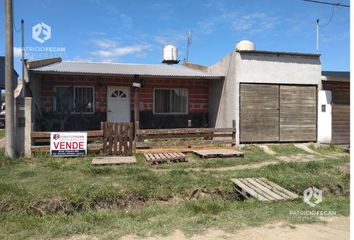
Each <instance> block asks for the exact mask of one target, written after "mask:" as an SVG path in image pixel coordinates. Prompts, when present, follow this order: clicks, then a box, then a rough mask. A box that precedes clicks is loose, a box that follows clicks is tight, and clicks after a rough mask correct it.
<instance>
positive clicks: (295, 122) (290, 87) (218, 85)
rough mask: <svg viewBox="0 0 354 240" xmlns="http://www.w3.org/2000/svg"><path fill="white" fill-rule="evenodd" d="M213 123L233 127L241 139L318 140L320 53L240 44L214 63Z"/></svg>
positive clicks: (211, 117) (211, 116)
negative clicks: (232, 123)
mask: <svg viewBox="0 0 354 240" xmlns="http://www.w3.org/2000/svg"><path fill="white" fill-rule="evenodd" d="M208 71H209V72H210V73H214V74H219V75H223V76H225V81H211V85H210V87H209V90H210V92H209V96H210V98H209V105H210V106H212V108H213V111H209V114H210V116H209V119H210V127H231V122H232V120H236V139H237V144H239V143H257V142H316V141H317V92H318V91H319V89H320V87H321V62H320V55H318V54H307V53H289V52H270V51H257V50H255V49H254V48H252V47H251V49H247V48H246V49H243V48H240V49H236V50H235V51H232V52H231V53H230V54H228V55H227V56H226V57H224V58H223V59H222V60H221V61H220V62H218V63H216V64H214V65H212V66H210V67H209V69H208Z"/></svg>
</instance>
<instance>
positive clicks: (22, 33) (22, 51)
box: [21, 19, 25, 86]
mask: <svg viewBox="0 0 354 240" xmlns="http://www.w3.org/2000/svg"><path fill="white" fill-rule="evenodd" d="M21 35H22V36H21V40H22V41H21V44H22V46H21V55H22V56H21V58H22V84H23V86H24V85H25V28H24V21H23V19H21Z"/></svg>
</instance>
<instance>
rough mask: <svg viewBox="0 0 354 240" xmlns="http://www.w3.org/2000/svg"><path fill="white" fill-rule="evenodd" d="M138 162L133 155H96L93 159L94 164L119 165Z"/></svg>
mask: <svg viewBox="0 0 354 240" xmlns="http://www.w3.org/2000/svg"><path fill="white" fill-rule="evenodd" d="M130 163H136V158H135V157H133V156H111V157H95V158H93V159H92V162H91V164H92V165H119V164H130Z"/></svg>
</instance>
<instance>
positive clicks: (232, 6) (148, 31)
mask: <svg viewBox="0 0 354 240" xmlns="http://www.w3.org/2000/svg"><path fill="white" fill-rule="evenodd" d="M13 1H14V17H15V28H16V29H15V36H14V39H15V47H16V50H15V55H16V56H18V53H19V51H18V50H19V47H20V46H21V34H20V32H17V31H16V30H19V29H20V20H21V18H23V19H24V20H25V46H26V47H59V48H62V49H65V51H64V52H61V53H57V54H60V56H62V57H63V59H65V60H80V61H108V62H120V63H160V62H161V51H162V47H163V46H164V45H165V44H168V43H172V44H175V45H177V46H178V49H179V59H181V60H183V59H184V57H185V52H186V44H187V35H188V31H189V29H191V30H192V31H193V39H192V44H191V47H190V56H189V60H190V62H192V63H197V64H202V65H211V64H213V63H215V62H217V61H218V60H220V59H221V58H223V57H224V56H225V55H226V54H227V53H229V52H230V51H232V50H233V48H234V45H235V43H237V42H238V41H240V40H242V39H248V40H251V41H252V42H254V43H255V44H256V47H257V49H258V50H270V51H291V52H308V53H314V52H315V51H316V49H315V48H316V24H315V23H316V19H317V18H319V19H320V24H321V25H322V27H321V29H320V42H319V47H320V53H321V54H322V56H321V61H322V68H323V70H349V59H350V57H349V55H350V54H349V46H350V44H349V40H350V39H349V8H340V7H331V6H328V5H321V4H314V3H308V2H304V1H302V0H248V1H244V0H178V1H176V0H165V1H162V0H130V1H126V0H125V1H123V0H115V1H114V0H75V1H74V0H71V1H68V0H60V1H59V0H31V1H26V0H13ZM328 1H333V2H338V1H340V2H341V3H343V4H349V2H350V1H349V0H336V1H334V0H328ZM0 4H1V6H4V0H0ZM0 9H1V11H0V19H1V23H2V24H1V25H0V34H1V35H0V36H4V20H3V19H4V12H3V7H1V8H0ZM332 13H333V14H332ZM332 15H333V16H332ZM41 22H43V23H46V24H47V25H49V26H50V27H51V30H52V35H51V38H50V39H49V40H47V41H45V42H44V43H39V42H37V41H35V40H34V39H33V38H32V27H33V26H34V25H36V24H37V23H41ZM4 44H5V43H4V37H1V38H0V55H3V54H4ZM43 54H44V55H43ZM45 54H47V55H45ZM54 55H55V54H54V53H48V52H45V51H44V52H43V51H40V52H39V53H38V52H33V51H29V52H28V53H27V57H28V58H38V56H54ZM15 66H16V69H17V70H18V71H19V72H20V63H19V58H16V59H15Z"/></svg>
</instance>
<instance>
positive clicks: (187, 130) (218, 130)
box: [137, 128, 234, 136]
mask: <svg viewBox="0 0 354 240" xmlns="http://www.w3.org/2000/svg"><path fill="white" fill-rule="evenodd" d="M233 131H234V129H233V128H175V129H139V130H138V131H137V135H139V136H144V135H166V134H172V135H173V134H198V133H213V132H215V133H224V132H233Z"/></svg>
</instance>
